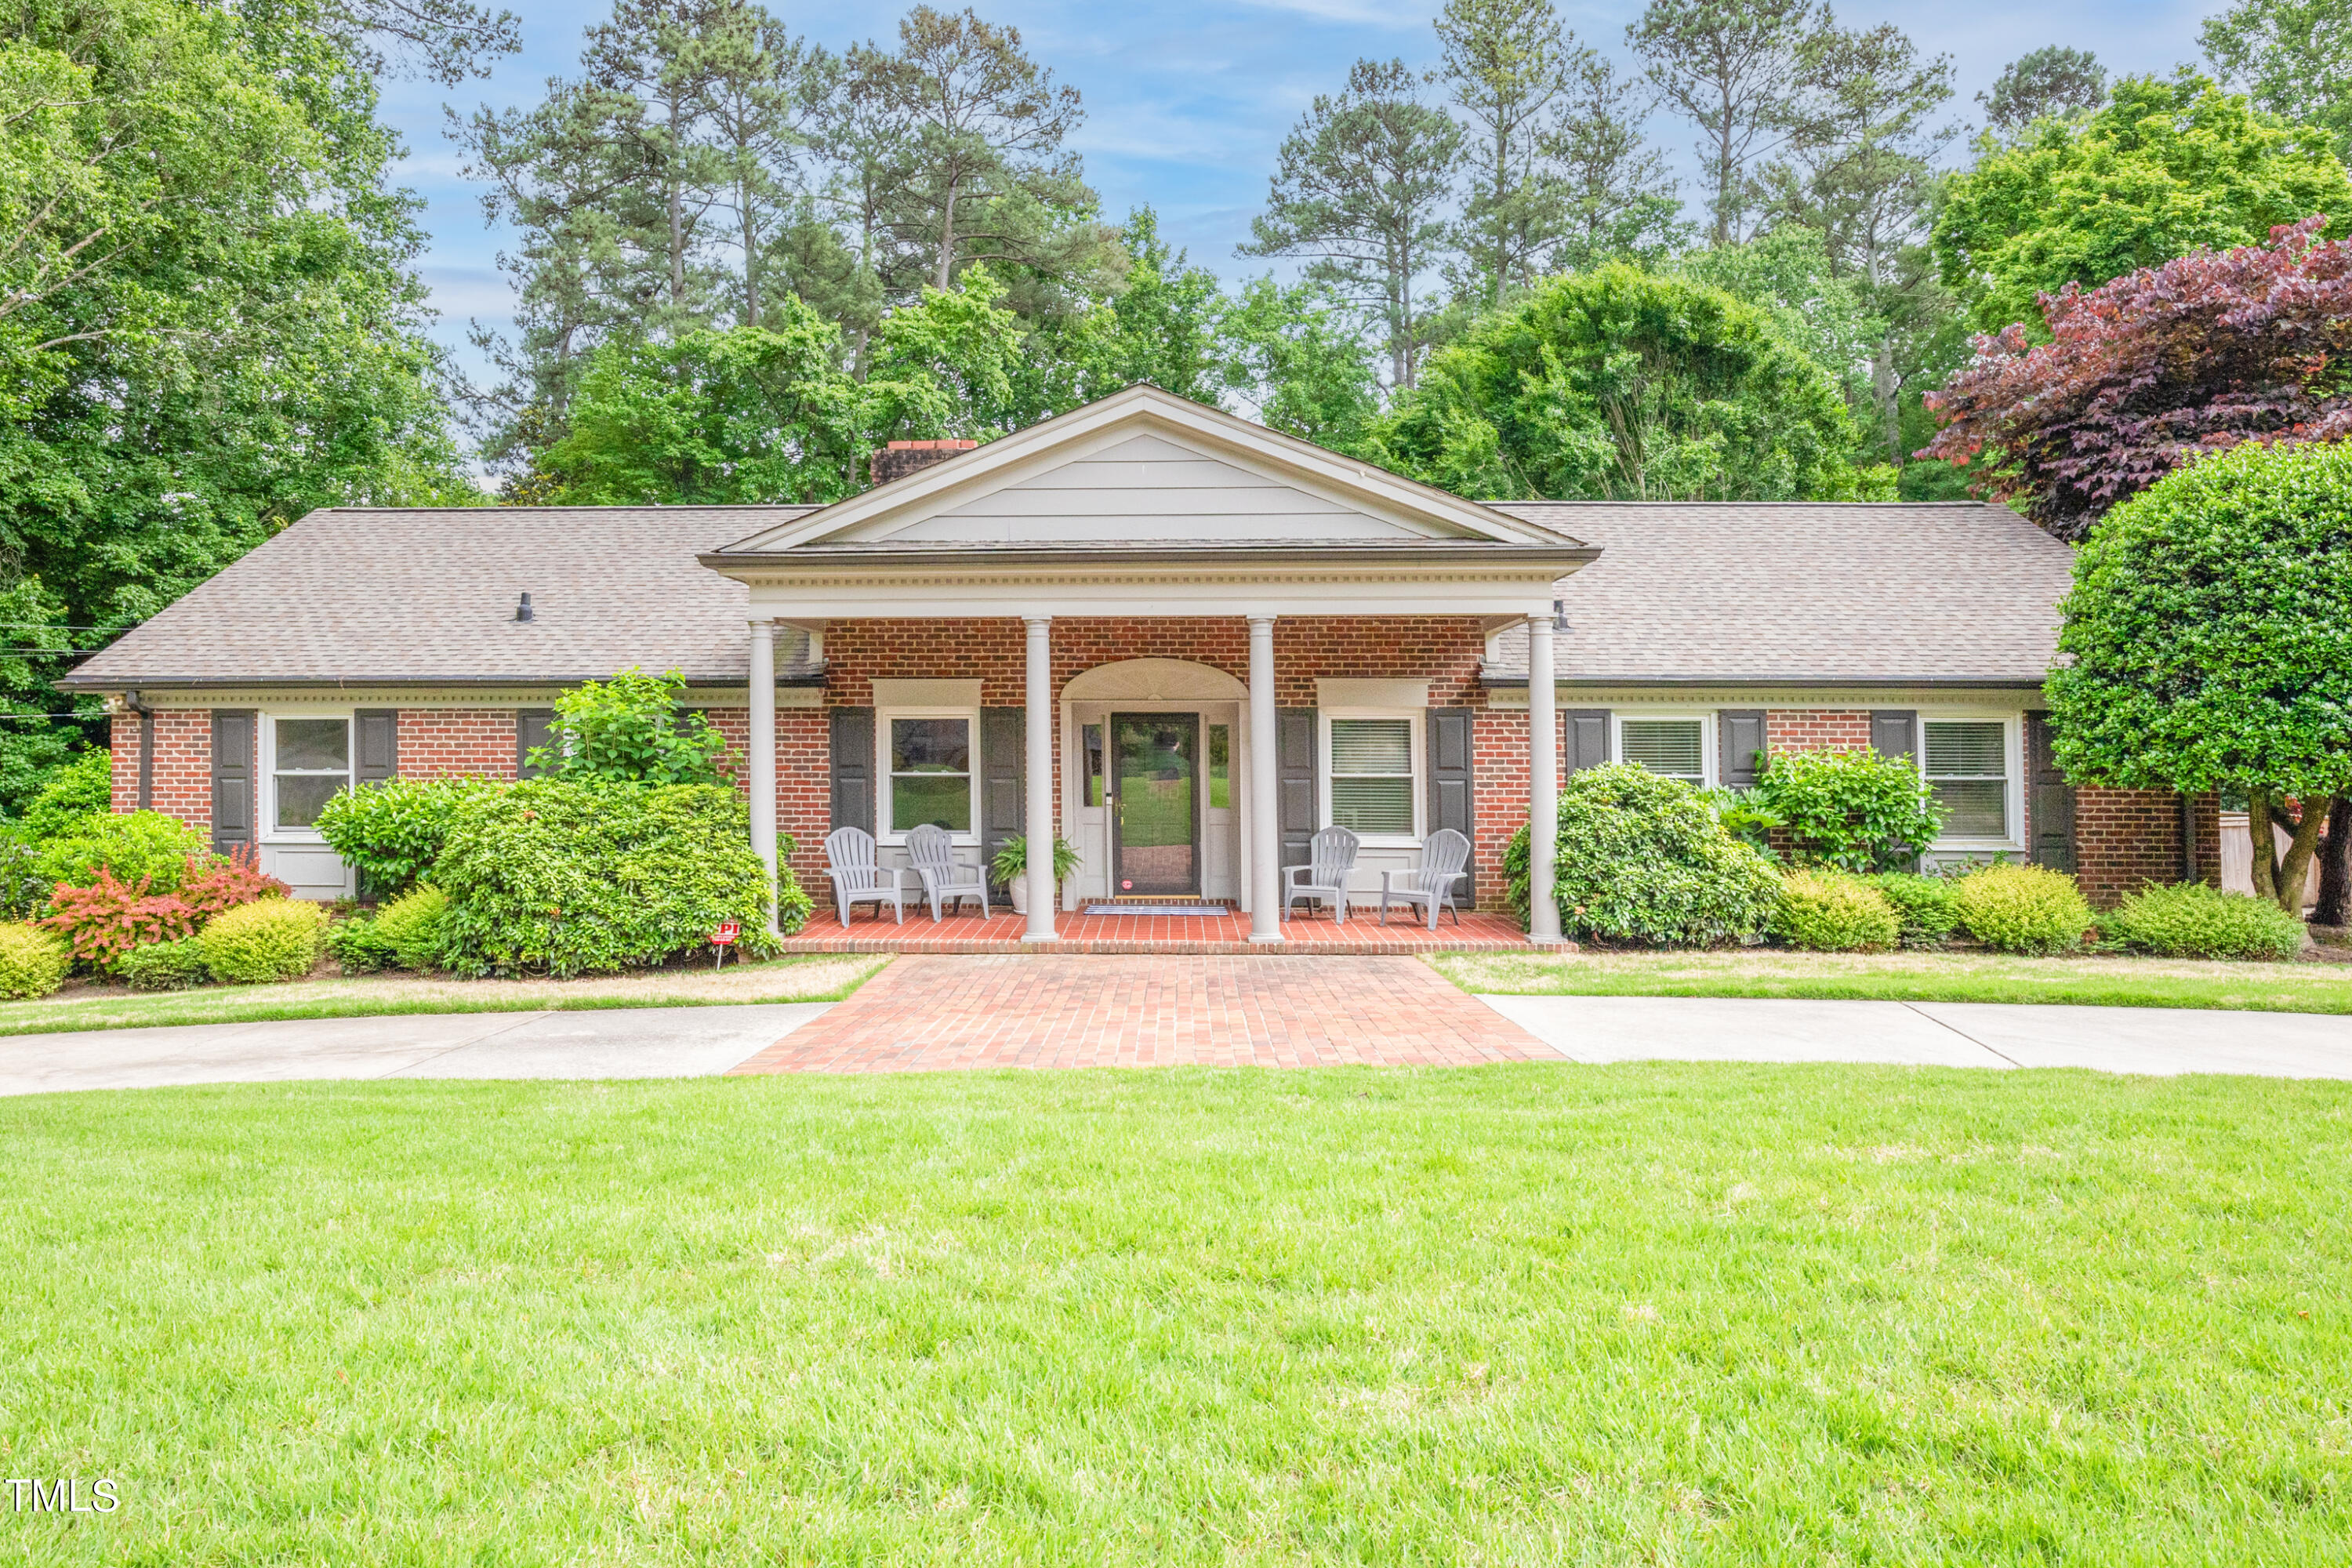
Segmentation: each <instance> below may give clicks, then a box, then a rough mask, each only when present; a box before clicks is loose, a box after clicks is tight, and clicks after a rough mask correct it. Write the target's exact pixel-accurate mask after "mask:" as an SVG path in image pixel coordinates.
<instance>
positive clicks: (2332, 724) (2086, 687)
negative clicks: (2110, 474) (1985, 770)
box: [2047, 442, 2352, 912]
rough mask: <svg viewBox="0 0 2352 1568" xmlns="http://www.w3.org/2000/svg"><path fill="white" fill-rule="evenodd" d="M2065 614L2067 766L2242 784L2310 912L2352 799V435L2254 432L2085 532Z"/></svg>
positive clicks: (2129, 780) (2262, 835) (2059, 685)
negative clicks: (2306, 888)
mask: <svg viewBox="0 0 2352 1568" xmlns="http://www.w3.org/2000/svg"><path fill="white" fill-rule="evenodd" d="M2065 617H2066V618H2065V626H2064V628H2063V631H2062V632H2061V633H2060V635H2059V641H2058V647H2059V652H2060V653H2061V655H2062V656H2063V658H2062V661H2061V662H2060V663H2059V664H2058V665H2057V667H2056V668H2053V669H2052V670H2051V672H2050V679H2049V683H2048V687H2047V690H2048V692H2049V696H2050V707H2051V714H2052V717H2053V720H2054V721H2055V725H2056V752H2057V758H2058V761H2059V763H2060V764H2061V765H2062V766H2063V767H2064V768H2065V770H2066V772H2067V773H2068V774H2069V775H2070V776H2072V777H2074V778H2077V779H2083V780H2094V781H2097V782H2101V783H2106V784H2117V785H2121V786H2124V787H2126V788H2137V789H2168V790H2182V791H2203V790H2224V791H2235V792H2242V794H2243V795H2244V796H2245V799H2246V803H2247V809H2248V815H2249V816H2250V817H2251V818H2252V822H2253V825H2254V827H2253V844H2254V857H2253V868H2254V889H2255V891H2256V892H2257V893H2259V894H2260V895H2261V896H2263V897H2264V898H2267V899H2273V900H2276V901H2277V903H2278V904H2279V906H2280V907H2281V908H2283V909H2285V910H2289V911H2294V912H2299V911H2300V910H2302V908H2303V884H2304V879H2305V872H2306V871H2307V870H2308V868H2309V867H2310V864H2311V858H2312V853H2313V850H2314V848H2315V846H2316V844H2317V842H2318V838H2319V832H2320V826H2321V824H2322V823H2323V822H2324V820H2325V819H2326V816H2327V815H2328V810H2329V805H2330V803H2331V802H2332V801H2334V800H2336V799H2337V798H2339V797H2342V796H2345V795H2352V719H2347V715H2352V445H2347V444H2346V443H2343V442H2329V443H2325V444H2317V445H2305V446H2294V447H2264V446H2262V445H2259V444H2256V443H2252V442H2248V443H2245V444H2242V445H2241V446H2239V447H2234V448H2232V449H2231V450H2229V451H2227V452H2223V453H2221V454H2219V455H2217V456H2213V457H2209V458H2203V459H2202V460H2200V461H2199V462H2197V463H2196V464H2194V465H2192V466H2191V467H2189V468H2184V469H2181V470H2179V471H2178V472H2176V473H2173V474H2171V475H2169V476H2168V477H2167V478H2165V479H2159V480H2158V482H2157V483H2155V484H2154V485H2151V486H2150V487H2148V489H2146V490H2143V491H2142V492H2140V494H2138V495H2137V496H2135V497H2134V498H2132V499H2131V500H2127V501H2126V502H2124V503H2123V504H2122V505H2121V506H2118V507H2116V509H2115V510H2113V511H2110V512H2109V513H2108V514H2107V515H2106V517H2105V520H2104V521H2101V522H2100V523H2099V525H2098V526H2097V527H2096V528H2095V529H2094V530H2092V531H2091V535H2090V537H2089V538H2088V539H2087V540H2085V541H2084V544H2083V548H2082V550H2081V551H2080V552H2078V553H2077V554H2076V556H2075V559H2074V592H2073V593H2072V594H2070V595H2068V596H2067V599H2066V603H2065ZM2291 801H2292V802H2294V803H2298V804H2299V805H2300V807H2301V815H2300V816H2295V815H2294V814H2292V813H2291V812H2290V811H2289V809H2288V805H2289V802H2291ZM2273 823H2275V824H2277V825H2278V826H2283V827H2285V828H2287V829H2288V830H2289V831H2290V833H2291V835H2292V837H2291V839H2290V843H2289V847H2288V848H2287V850H2286V852H2285V853H2284V855H2282V854H2280V853H2278V852H2277V850H2276V849H2275V848H2274V847H2273V837H2272V834H2271V832H2270V828H2271V826H2272V825H2273Z"/></svg>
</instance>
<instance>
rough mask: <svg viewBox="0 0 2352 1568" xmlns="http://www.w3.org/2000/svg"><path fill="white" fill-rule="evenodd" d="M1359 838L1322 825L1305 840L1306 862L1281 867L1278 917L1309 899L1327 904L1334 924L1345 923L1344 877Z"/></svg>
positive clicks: (1351, 866) (1352, 867)
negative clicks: (1279, 910)
mask: <svg viewBox="0 0 2352 1568" xmlns="http://www.w3.org/2000/svg"><path fill="white" fill-rule="evenodd" d="M1361 842H1362V841H1361V840H1360V839H1359V838H1358V837H1356V836H1355V835H1354V834H1353V833H1351V832H1349V830H1348V829H1347V828H1344V827H1326V828H1323V829H1321V830H1319V831H1318V832H1317V834H1316V835H1315V837H1312V838H1310V839H1308V840H1307V864H1306V865H1304V866H1285V867H1284V868H1282V918H1283V919H1284V920H1288V919H1289V918H1290V906H1291V905H1293V904H1295V903H1297V901H1298V900H1301V899H1312V900H1315V901H1316V902H1317V903H1318V904H1328V905H1330V906H1331V919H1332V921H1333V922H1334V923H1335V924H1338V925H1346V924H1347V923H1348V877H1349V873H1351V872H1353V871H1354V870H1355V868H1356V847H1357V845H1358V844H1360V843H1361Z"/></svg>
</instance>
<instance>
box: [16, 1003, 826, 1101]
mask: <svg viewBox="0 0 2352 1568" xmlns="http://www.w3.org/2000/svg"><path fill="white" fill-rule="evenodd" d="M833 1005H834V1004H833V1003H830V1002H782V1003H771V1004H766V1005H749V1006H712V1007H608V1008H586V1009H582V1010H579V1011H575V1012H549V1013H400V1014H392V1015H387V1016H382V1017H374V1018H295V1019H286V1020H283V1021H279V1022H274V1023H266V1024H191V1025H186V1026H181V1027H177V1028H164V1029H89V1030H83V1031H78V1032H75V1033H72V1034H58V1035H12V1036H7V1037H0V1094H47V1093H50V1092H53V1091H55V1090H58V1089H147V1088H152V1087H155V1086H158V1085H163V1084H188V1083H272V1082H278V1081H280V1080H285V1079H305V1078H340V1079H353V1078H693V1077H697V1076H699V1075H702V1074H706V1073H722V1072H725V1071H726V1070H727V1069H728V1068H731V1067H733V1066H734V1065H735V1064H736V1063H737V1062H740V1061H741V1060H742V1059H743V1058H746V1057H748V1056H751V1054H753V1053H754V1052H756V1051H759V1050H761V1049H762V1048H764V1047H768V1046H771V1045H773V1044H774V1043H775V1042H776V1041H777V1040H778V1039H780V1038H782V1037H784V1036H786V1035H789V1034H790V1033H791V1032H792V1031H793V1030H794V1029H797V1028H799V1027H800V1026H802V1025H803V1024H805V1023H807V1022H808V1021H809V1020H810V1019H812V1018H814V1017H816V1016H819V1015H820V1014H822V1013H824V1011H825V1010H826V1009H827V1008H829V1007H831V1006H833Z"/></svg>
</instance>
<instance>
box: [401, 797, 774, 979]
mask: <svg viewBox="0 0 2352 1568" xmlns="http://www.w3.org/2000/svg"><path fill="white" fill-rule="evenodd" d="M433 880H434V883H435V885H436V886H437V887H439V888H440V889H443V890H444V891H445V892H446V893H447V894H448V895H449V910H448V913H447V915H446V917H445V919H444V923H443V942H444V948H443V954H442V963H443V964H444V966H445V967H446V968H448V969H450V970H452V971H454V972H456V973H460V974H469V975H471V974H488V973H500V974H511V973H520V972H524V971H533V972H536V971H542V970H543V971H546V972H548V973H554V974H559V975H572V974H591V973H611V972H613V971H614V970H618V969H624V968H627V967H630V966H632V965H639V964H649V963H660V962H662V961H663V960H664V959H666V958H668V957H671V956H672V955H674V954H677V953H681V952H688V951H689V950H698V949H700V948H701V947H702V946H703V944H704V943H705V942H708V941H709V937H710V933H711V932H712V931H715V930H717V929H718V927H719V924H720V923H721V922H722V921H740V922H741V923H742V927H743V936H742V947H743V950H744V951H745V952H746V953H747V955H748V954H755V953H768V952H774V951H775V944H774V940H773V939H772V938H771V937H770V936H769V935H768V932H767V924H766V921H767V911H768V904H769V900H770V898H771V896H772V895H771V893H770V889H769V885H768V871H767V868H766V867H765V866H763V865H761V861H760V857H759V856H758V855H757V854H756V853H754V852H753V850H752V848H751V816H750V812H749V810H748V808H747V807H746V806H745V805H744V803H743V801H742V799H741V798H740V796H738V795H736V793H735V792H734V791H733V790H731V789H728V788H723V787H719V786H716V785H709V784H668V785H635V784H617V785H616V784H606V785H602V786H595V787H592V786H589V785H585V784H572V783H570V782H568V781H564V780H560V779H534V780H530V781H527V782H525V783H522V784H515V785H512V786H511V787H509V788H507V789H502V790H489V791H484V792H482V793H481V794H479V795H474V796H472V797H470V798H468V799H467V800H466V801H465V802H464V803H463V804H462V805H460V806H459V807H458V811H457V822H456V824H455V825H454V826H452V827H451V828H450V830H449V837H448V841H447V843H446V844H445V845H444V846H443V847H442V851H441V858H440V860H439V862H438V863H437V864H436V866H435V868H434V871H433Z"/></svg>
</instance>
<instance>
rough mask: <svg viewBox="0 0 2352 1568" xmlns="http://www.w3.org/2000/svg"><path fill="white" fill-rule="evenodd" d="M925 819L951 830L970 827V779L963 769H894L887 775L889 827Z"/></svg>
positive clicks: (896, 829)
mask: <svg viewBox="0 0 2352 1568" xmlns="http://www.w3.org/2000/svg"><path fill="white" fill-rule="evenodd" d="M926 822H931V823H937V824H938V825H939V826H941V827H944V828H946V829H947V830H948V831H949V832H950V833H969V832H971V776H970V775H969V774H965V773H897V774H893V775H892V776H891V779H890V831H891V832H893V833H904V832H906V831H907V830H908V828H912V827H919V826H922V825H923V824H924V823H926Z"/></svg>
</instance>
